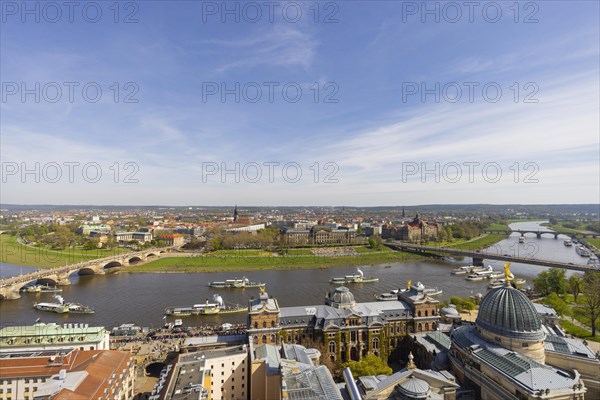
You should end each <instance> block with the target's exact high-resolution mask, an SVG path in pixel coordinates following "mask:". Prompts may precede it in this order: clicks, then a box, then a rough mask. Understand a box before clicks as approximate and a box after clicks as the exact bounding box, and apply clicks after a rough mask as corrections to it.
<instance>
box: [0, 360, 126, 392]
mask: <svg viewBox="0 0 600 400" xmlns="http://www.w3.org/2000/svg"><path fill="white" fill-rule="evenodd" d="M134 370H135V366H134V362H133V358H132V357H131V354H130V353H128V352H122V351H113V350H78V349H75V350H73V349H61V350H59V349H57V350H48V351H44V352H39V351H19V352H12V353H2V354H1V355H0V398H1V399H6V400H33V399H36V400H37V399H40V400H42V399H43V400H46V399H47V400H49V399H52V400H67V399H94V400H112V399H119V400H130V399H133V395H134V393H133V392H134V379H135V372H134Z"/></svg>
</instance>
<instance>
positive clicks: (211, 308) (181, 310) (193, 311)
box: [165, 294, 248, 317]
mask: <svg viewBox="0 0 600 400" xmlns="http://www.w3.org/2000/svg"><path fill="white" fill-rule="evenodd" d="M213 300H214V301H215V302H214V303H209V302H208V300H206V303H202V304H194V305H193V306H182V307H167V308H165V314H167V315H173V316H177V317H189V316H192V315H214V314H232V313H237V312H242V311H247V310H248V307H247V306H241V305H239V304H235V305H225V303H224V302H223V298H222V297H221V296H219V295H218V294H215V295H214V296H213Z"/></svg>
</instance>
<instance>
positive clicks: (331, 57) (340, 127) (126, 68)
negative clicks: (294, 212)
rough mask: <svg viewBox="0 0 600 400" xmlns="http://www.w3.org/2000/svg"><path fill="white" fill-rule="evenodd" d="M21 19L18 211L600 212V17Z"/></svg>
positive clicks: (379, 6)
mask: <svg viewBox="0 0 600 400" xmlns="http://www.w3.org/2000/svg"><path fill="white" fill-rule="evenodd" d="M10 3H12V4H16V8H15V6H13V5H11V6H9V7H7V6H6V4H3V5H2V10H1V11H2V22H1V25H0V29H1V32H0V33H1V35H0V45H1V55H2V57H1V60H0V72H1V75H2V76H1V81H2V102H1V104H0V107H1V121H0V128H1V131H2V137H1V145H2V147H1V150H0V151H1V156H2V168H3V170H2V173H3V176H2V179H3V183H2V186H3V190H2V191H1V193H0V201H1V202H2V203H26V204H40V203H52V204H166V205H230V204H235V203H238V204H245V205H266V204H271V205H363V206H369V205H414V204H432V203H492V204H494V203H495V204H502V203H523V204H534V203H536V204H537V203H598V202H600V184H599V183H598V182H600V159H599V157H600V156H599V154H600V127H599V109H600V104H599V98H600V89H599V87H600V82H599V73H600V72H599V71H600V68H599V59H600V57H599V56H600V51H599V44H598V43H599V40H600V34H599V26H598V24H599V20H598V14H599V3H598V2H595V1H584V2H567V1H540V2H521V3H518V15H517V14H515V13H516V10H517V9H516V8H515V7H514V3H513V2H481V3H477V6H476V8H475V9H474V10H472V16H469V9H468V8H466V6H464V5H463V4H464V3H462V2H458V3H452V5H448V4H449V3H448V2H429V3H428V4H429V6H430V7H431V9H434V7H436V5H437V7H438V10H439V11H438V12H437V13H436V12H435V11H434V12H433V13H429V14H427V13H426V12H425V11H426V10H425V9H423V8H422V7H423V3H422V2H400V1H398V2H392V1H345V2H319V3H315V2H312V1H311V2H277V4H276V5H275V6H274V9H273V20H272V21H271V20H270V18H269V15H268V11H269V9H268V5H267V3H265V2H255V3H251V6H246V8H244V6H245V4H247V3H241V2H239V3H238V2H200V1H198V2H192V1H140V2H136V3H131V2H121V3H119V7H118V11H119V14H118V16H116V15H115V11H116V10H115V7H114V5H113V4H114V3H113V2H91V5H90V6H88V8H87V9H86V10H87V11H86V13H84V12H83V10H82V8H81V7H80V8H77V9H75V10H74V12H73V21H72V22H70V21H69V15H68V10H67V9H66V8H62V10H61V13H62V14H61V16H60V17H57V16H56V14H55V12H54V11H55V10H53V9H51V8H46V9H44V8H43V3H40V5H39V7H40V8H39V9H38V10H39V13H38V15H35V13H36V12H37V11H35V10H36V9H35V8H34V7H35V2H31V3H28V4H29V5H28V7H30V9H33V10H34V11H33V14H27V13H26V12H25V9H24V7H25V6H24V5H23V3H21V2H16V3H14V2H10ZM88 3H89V2H88ZM54 4H59V5H60V4H61V3H60V2H58V3H54ZM81 4H86V2H82V3H81ZM315 4H316V6H315ZM456 4H458V5H459V7H460V8H459V9H460V12H461V13H462V14H461V16H458V14H456V10H457V9H456V7H455V8H452V7H454V6H453V5H456ZM225 7H227V8H228V9H229V10H234V12H233V13H230V14H224V13H223V12H224V11H225ZM236 7H238V10H239V11H237V13H236V11H235V10H236ZM253 7H254V8H253ZM256 8H260V9H261V11H262V15H261V16H260V17H256V14H255V10H256ZM316 9H318V11H319V12H318V15H317V14H316ZM484 9H485V12H484ZM96 10H100V11H101V12H102V15H101V16H100V17H98V18H97V19H98V21H97V22H95V23H92V22H90V21H91V20H93V19H95V18H96V14H95V11H96ZM298 10H301V16H299V17H298V18H296V19H297V21H294V18H295V17H296V15H298V14H296V13H297V12H298ZM434 10H435V9H434ZM498 11H500V13H501V16H500V17H499V18H497V17H496V15H498V14H496V12H498ZM127 16H130V17H129V18H126V17H127ZM36 17H38V18H39V21H36V20H35V18H36ZM236 17H237V18H238V19H239V21H236ZM255 17H256V18H255ZM326 17H328V22H329V23H326V22H325V21H324V20H325V19H326ZM436 17H437V19H438V20H437V21H436ZM115 18H116V19H117V21H118V22H117V23H115V21H114V20H115ZM223 18H224V20H223ZM53 19H57V22H54V23H53V22H52V21H51V20H53ZM124 19H127V20H128V21H130V22H132V23H124ZM252 19H257V21H256V22H251V21H250V20H252ZM495 19H498V20H497V21H496V22H494V20H495ZM454 20H456V22H452V21H454ZM336 21H337V22H336ZM65 82H67V84H65ZM68 82H75V84H71V85H78V86H73V87H74V92H73V97H72V99H69V96H68V86H67V85H69V84H68ZM115 82H116V83H117V86H113V85H114V84H115ZM36 83H39V90H37V89H36V86H35V85H36ZM127 83H130V84H129V85H128V86H127ZM236 83H237V84H238V85H239V90H237V91H236V89H235V88H236ZM86 84H87V85H88V87H91V89H89V91H88V92H87V93H88V100H86V98H85V97H84V94H83V93H82V90H81V88H82V87H83V86H84V85H86ZM223 85H224V86H225V87H226V88H228V89H229V90H230V91H232V92H230V93H229V94H227V95H226V96H225V97H224V98H222V96H221V89H222V87H223ZM269 85H270V86H269ZM436 85H437V86H436ZM56 86H59V87H61V88H62V89H61V90H62V92H61V95H60V96H58V95H57V94H56V93H57V92H56V91H55V87H56ZM95 87H99V88H100V89H101V90H102V94H101V95H100V96H96V94H95V89H94V88H95ZM116 87H119V97H118V98H117V99H115V91H116V89H115V88H116ZM257 87H258V88H260V90H261V96H260V97H258V92H257V91H256V88H257ZM269 87H271V88H272V89H273V92H272V95H273V98H272V101H271V100H270V99H269ZM283 87H286V90H287V91H286V92H284V91H283ZM483 87H486V92H485V93H484V92H483ZM23 88H27V89H29V90H30V91H32V92H35V93H30V94H26V95H23V91H22V89H23ZM44 88H45V89H44ZM298 88H299V89H300V90H301V93H302V94H301V97H298V98H297V99H298V101H296V102H292V100H294V98H295V97H296V94H297V90H298ZM436 88H438V89H436ZM457 88H459V89H460V91H461V92H460V93H461V97H460V98H458V97H457V94H458V92H457ZM469 88H472V90H473V91H472V99H470V98H469ZM423 89H425V90H429V92H426V93H425V95H423V93H424V92H423ZM498 89H500V90H501V92H502V94H501V96H497V95H496V93H497V92H496V91H497V90H498ZM208 90H213V91H214V90H218V92H217V93H212V92H208ZM517 91H518V95H517V97H516V98H515V95H516V94H517ZM316 92H318V94H319V96H318V99H315V93H316ZM90 93H91V94H90ZM36 94H39V96H40V99H39V102H36V99H35V95H36ZM236 94H237V95H238V97H239V101H236ZM126 95H130V98H129V99H130V100H131V99H133V100H137V102H136V103H130V102H125V101H124V100H125V97H126ZM436 95H438V96H439V100H438V101H436V100H437V99H436ZM286 96H287V97H286ZM95 97H97V99H98V101H97V102H95V103H93V102H91V101H89V100H92V99H94V98H95ZM54 99H57V100H56V101H55V102H52V100H54ZM254 100H256V101H255V102H253V101H254ZM326 100H327V101H326ZM271 162H272V163H279V164H278V165H277V164H272V165H273V167H272V170H271V171H272V172H273V174H274V176H273V179H269V167H268V166H267V165H265V164H264V163H271ZM36 163H39V165H40V167H39V169H37V170H36ZM65 163H67V164H65ZM68 163H79V164H68ZM92 163H94V164H93V165H92ZM115 163H118V164H115ZM126 163H134V164H135V167H134V166H132V165H133V164H126ZM236 163H239V166H240V167H239V172H233V173H229V174H225V175H223V176H222V174H221V172H222V171H221V170H222V167H226V168H227V169H229V170H233V171H235V165H236ZM315 163H318V164H315ZM286 164H287V165H288V167H287V168H286V169H284V168H283V166H284V165H286ZM57 165H58V166H59V168H60V172H61V174H62V175H60V176H59V177H57V175H56V171H58V168H57V167H56V166H57ZM68 165H73V167H72V168H73V170H72V172H73V176H72V177H71V178H72V179H69V176H68V173H69V168H68ZM84 165H88V168H87V169H86V173H85V176H84V173H83V171H82V170H83V166H84ZM90 165H91V167H90ZM256 165H259V166H261V170H262V175H260V176H258V177H257V175H256V171H257V170H256ZM215 166H216V167H217V168H218V170H215V168H214V167H215ZM469 166H470V168H471V169H469ZM25 168H26V169H29V170H33V172H31V173H29V174H23V170H24V169H25ZM458 168H460V172H461V173H462V175H457V173H458V171H459V170H458ZM298 169H299V170H300V171H301V172H302V176H301V177H299V178H297V179H295V178H296V176H297V175H296V173H297V170H298ZM116 170H118V171H119V174H118V176H117V175H116V173H115V171H116ZM316 170H319V174H318V176H317V175H316V174H315V171H316ZM97 171H101V173H102V175H101V178H98V179H95V178H96V176H95V175H96V172H97ZM427 171H429V172H427ZM517 172H518V173H517ZM129 173H132V174H133V175H131V176H129V177H128V174H129ZM498 173H501V175H498ZM284 175H285V176H284ZM126 178H128V179H126ZM326 178H328V179H326ZM36 180H37V182H36ZM115 181H116V182H115Z"/></svg>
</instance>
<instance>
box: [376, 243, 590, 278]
mask: <svg viewBox="0 0 600 400" xmlns="http://www.w3.org/2000/svg"><path fill="white" fill-rule="evenodd" d="M385 245H386V246H387V247H389V248H391V249H393V250H401V251H407V252H410V253H416V254H422V255H424V256H434V257H435V256H438V257H439V256H440V255H449V256H454V257H471V258H472V259H473V265H483V260H499V261H507V262H512V263H522V264H532V265H541V266H543V267H554V268H563V269H570V270H574V271H600V269H598V268H595V267H594V266H592V265H583V264H573V263H566V262H563V261H555V260H542V259H538V258H534V257H533V254H525V255H518V254H517V255H511V254H508V253H503V254H500V253H499V252H498V251H496V250H497V248H494V247H492V248H490V249H487V250H486V249H484V250H463V249H454V248H452V247H440V246H424V245H420V244H414V243H407V242H400V241H394V242H389V243H385Z"/></svg>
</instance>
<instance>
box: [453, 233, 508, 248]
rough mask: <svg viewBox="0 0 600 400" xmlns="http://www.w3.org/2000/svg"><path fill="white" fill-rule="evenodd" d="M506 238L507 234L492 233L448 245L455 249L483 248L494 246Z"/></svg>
mask: <svg viewBox="0 0 600 400" xmlns="http://www.w3.org/2000/svg"><path fill="white" fill-rule="evenodd" d="M504 239H506V235H498V234H495V233H491V234H488V235H485V236H483V237H480V238H478V239H475V240H471V241H467V242H463V243H458V244H450V245H448V246H447V247H452V248H454V249H460V250H481V249H483V248H486V247H489V246H492V245H494V244H496V243H498V242H499V241H501V240H504Z"/></svg>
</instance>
